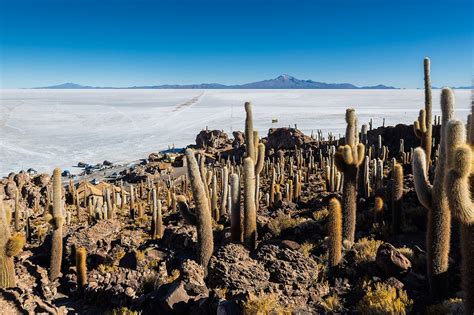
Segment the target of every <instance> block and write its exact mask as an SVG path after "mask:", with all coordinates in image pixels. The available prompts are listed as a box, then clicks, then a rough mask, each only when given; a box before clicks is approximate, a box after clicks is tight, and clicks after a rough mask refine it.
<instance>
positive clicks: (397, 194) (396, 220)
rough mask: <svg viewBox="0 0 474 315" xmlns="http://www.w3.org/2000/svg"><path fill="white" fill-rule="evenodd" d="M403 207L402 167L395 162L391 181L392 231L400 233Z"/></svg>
mask: <svg viewBox="0 0 474 315" xmlns="http://www.w3.org/2000/svg"><path fill="white" fill-rule="evenodd" d="M402 209H403V167H402V166H401V165H400V164H398V163H396V164H395V165H394V166H393V183H392V232H393V233H394V234H397V233H400V232H401V228H402Z"/></svg>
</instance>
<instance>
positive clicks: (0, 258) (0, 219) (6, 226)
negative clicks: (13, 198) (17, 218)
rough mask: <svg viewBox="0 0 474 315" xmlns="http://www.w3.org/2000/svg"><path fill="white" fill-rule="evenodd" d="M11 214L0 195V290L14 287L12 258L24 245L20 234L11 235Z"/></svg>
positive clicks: (23, 239)
mask: <svg viewBox="0 0 474 315" xmlns="http://www.w3.org/2000/svg"><path fill="white" fill-rule="evenodd" d="M10 220H11V213H10V211H9V210H8V209H7V207H5V205H4V203H3V196H1V195H0V288H11V287H15V286H16V279H15V278H16V276H15V267H14V263H13V257H14V256H16V255H18V254H19V253H20V251H21V250H22V249H23V246H24V245H25V238H24V237H23V236H22V235H21V234H15V235H11V232H10Z"/></svg>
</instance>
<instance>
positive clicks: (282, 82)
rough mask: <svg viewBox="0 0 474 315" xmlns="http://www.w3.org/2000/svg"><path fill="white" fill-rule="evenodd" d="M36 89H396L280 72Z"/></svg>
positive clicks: (69, 84)
mask: <svg viewBox="0 0 474 315" xmlns="http://www.w3.org/2000/svg"><path fill="white" fill-rule="evenodd" d="M36 89H374V90H387V89H397V88H396V87H393V86H386V85H382V84H379V85H375V86H362V87H359V86H356V85H354V84H350V83H325V82H316V81H313V80H300V79H297V78H295V77H292V76H290V75H287V74H282V75H280V76H278V77H276V78H274V79H269V80H263V81H258V82H252V83H245V84H236V85H224V84H219V83H201V84H184V85H180V84H165V85H152V86H132V87H125V88H117V87H95V86H87V85H79V84H75V83H64V84H59V85H53V86H47V87H38V88H36Z"/></svg>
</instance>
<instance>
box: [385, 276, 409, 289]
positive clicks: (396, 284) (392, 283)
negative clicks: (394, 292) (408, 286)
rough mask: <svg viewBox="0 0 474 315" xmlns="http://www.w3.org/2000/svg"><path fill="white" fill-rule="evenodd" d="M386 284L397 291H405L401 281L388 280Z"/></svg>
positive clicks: (395, 279)
mask: <svg viewBox="0 0 474 315" xmlns="http://www.w3.org/2000/svg"><path fill="white" fill-rule="evenodd" d="M385 283H386V284H388V285H390V286H392V287H394V288H397V289H403V287H404V286H405V285H404V284H403V283H402V282H401V281H400V280H398V279H397V278H395V277H390V278H388V279H387V280H385Z"/></svg>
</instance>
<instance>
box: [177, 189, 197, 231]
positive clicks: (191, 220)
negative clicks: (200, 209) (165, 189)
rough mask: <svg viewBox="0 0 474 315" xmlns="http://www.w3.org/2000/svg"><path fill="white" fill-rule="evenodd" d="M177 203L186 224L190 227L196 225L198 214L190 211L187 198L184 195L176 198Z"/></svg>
mask: <svg viewBox="0 0 474 315" xmlns="http://www.w3.org/2000/svg"><path fill="white" fill-rule="evenodd" d="M176 203H177V206H178V209H179V213H180V214H181V216H182V217H183V219H184V222H186V223H187V224H190V225H196V223H197V220H196V214H195V213H194V212H192V211H191V209H189V206H188V202H187V201H186V197H184V196H183V195H179V196H177V197H176Z"/></svg>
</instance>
